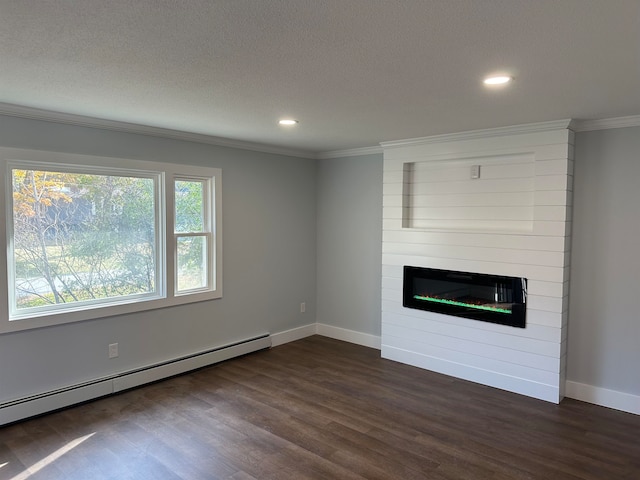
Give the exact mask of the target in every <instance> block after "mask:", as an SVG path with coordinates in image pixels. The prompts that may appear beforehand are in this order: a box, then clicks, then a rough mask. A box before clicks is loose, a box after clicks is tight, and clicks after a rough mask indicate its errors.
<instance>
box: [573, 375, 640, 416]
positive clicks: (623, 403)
mask: <svg viewBox="0 0 640 480" xmlns="http://www.w3.org/2000/svg"><path fill="white" fill-rule="evenodd" d="M566 385H567V388H566V392H565V395H566V396H567V397H569V398H573V399H574V400H580V401H581V402H587V403H593V404H595V405H600V406H601V407H608V408H613V409H615V410H621V411H623V412H627V413H634V414H636V415H640V396H638V395H631V394H629V393H623V392H618V391H616V390H608V389H606V388H600V387H594V386H593V385H586V384H584V383H578V382H571V381H568V380H567V383H566Z"/></svg>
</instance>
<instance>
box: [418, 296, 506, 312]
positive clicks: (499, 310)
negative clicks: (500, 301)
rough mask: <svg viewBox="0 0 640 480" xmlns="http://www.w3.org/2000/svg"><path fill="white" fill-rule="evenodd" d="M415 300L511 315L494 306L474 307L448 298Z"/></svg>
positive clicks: (423, 297) (422, 297)
mask: <svg viewBox="0 0 640 480" xmlns="http://www.w3.org/2000/svg"><path fill="white" fill-rule="evenodd" d="M413 298H415V299H416V300H424V301H427V302H433V303H444V304H446V305H455V306H457V307H466V308H475V309H476V310H488V311H490V312H499V313H509V314H510V313H511V310H508V309H506V308H500V307H494V306H492V305H474V304H472V303H464V302H457V301H455V300H447V299H446V298H433V297H425V296H423V295H414V296H413Z"/></svg>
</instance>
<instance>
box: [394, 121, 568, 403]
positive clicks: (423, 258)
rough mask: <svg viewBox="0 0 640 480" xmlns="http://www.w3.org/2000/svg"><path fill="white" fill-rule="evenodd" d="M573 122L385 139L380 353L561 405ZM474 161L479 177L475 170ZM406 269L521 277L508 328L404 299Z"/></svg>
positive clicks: (563, 381)
mask: <svg viewBox="0 0 640 480" xmlns="http://www.w3.org/2000/svg"><path fill="white" fill-rule="evenodd" d="M569 124H570V122H569V121H568V120H567V121H557V122H546V123H539V124H531V125H523V126H517V127H507V128H501V129H491V130H482V131H474V132H467V133H461V134H455V135H440V136H436V137H428V138H421V139H415V140H406V141H399V142H387V143H383V144H382V146H383V149H384V187H383V188H384V190H383V191H384V199H383V256H382V276H383V278H382V356H383V357H384V358H388V359H391V360H396V361H400V362H403V363H407V364H410V365H414V366H418V367H422V368H426V369H429V370H433V371H436V372H440V373H444V374H447V375H451V376H454V377H458V378H463V379H466V380H471V381H474V382H478V383H481V384H484V385H489V386H492V387H497V388H501V389H504V390H508V391H512V392H516V393H520V394H524V395H528V396H531V397H535V398H539V399H543V400H547V401H550V402H559V401H560V400H561V399H562V397H563V396H564V384H565V371H566V367H565V364H566V344H567V341H566V333H567V317H568V312H567V308H568V303H569V302H568V293H569V259H570V255H569V248H570V234H571V203H572V183H573V143H574V142H573V139H574V134H573V132H572V131H571V130H570V129H569ZM478 165H479V166H480V178H477V179H472V178H471V170H472V168H473V167H474V166H478ZM404 265H413V266H418V267H430V268H439V269H447V270H458V271H465V272H477V273H488V274H496V275H508V276H515V277H525V278H527V279H528V298H527V320H526V322H527V324H526V328H516V327H509V326H503V325H497V324H492V323H486V322H480V321H475V320H469V319H465V318H459V317H452V316H447V315H442V314H438V313H432V312H426V311H421V310H415V309H409V308H405V307H403V306H402V273H403V266H404Z"/></svg>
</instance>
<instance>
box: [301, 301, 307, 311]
mask: <svg viewBox="0 0 640 480" xmlns="http://www.w3.org/2000/svg"><path fill="white" fill-rule="evenodd" d="M306 311H307V304H306V303H305V302H302V303H301V304H300V313H304V312H306Z"/></svg>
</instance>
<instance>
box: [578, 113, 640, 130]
mask: <svg viewBox="0 0 640 480" xmlns="http://www.w3.org/2000/svg"><path fill="white" fill-rule="evenodd" d="M625 127H640V115H630V116H628V117H614V118H603V119H600V120H578V121H576V122H575V126H574V128H573V130H574V131H576V132H589V131H592V130H608V129H611V128H625Z"/></svg>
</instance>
